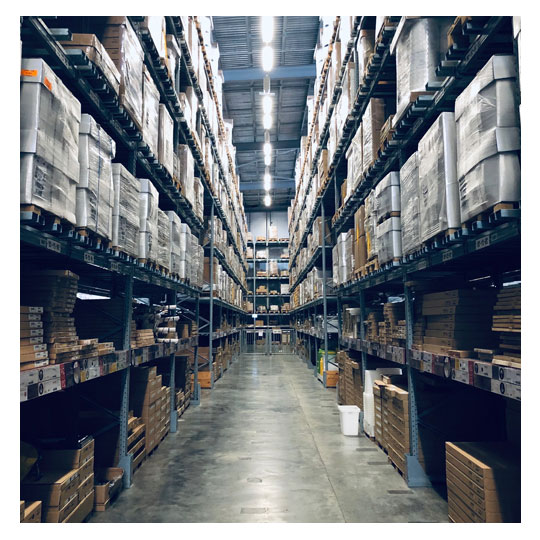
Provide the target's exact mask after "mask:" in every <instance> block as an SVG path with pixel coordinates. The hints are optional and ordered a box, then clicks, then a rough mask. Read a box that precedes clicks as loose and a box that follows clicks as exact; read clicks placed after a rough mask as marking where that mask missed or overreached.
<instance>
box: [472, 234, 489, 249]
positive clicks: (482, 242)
mask: <svg viewBox="0 0 540 540" xmlns="http://www.w3.org/2000/svg"><path fill="white" fill-rule="evenodd" d="M489 245H490V238H489V235H487V236H484V237H482V238H478V240H476V244H475V247H476V249H482V248H485V247H488V246H489Z"/></svg>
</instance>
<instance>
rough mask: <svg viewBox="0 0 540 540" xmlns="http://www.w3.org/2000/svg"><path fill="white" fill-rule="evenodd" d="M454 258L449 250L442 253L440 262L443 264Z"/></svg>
mask: <svg viewBox="0 0 540 540" xmlns="http://www.w3.org/2000/svg"><path fill="white" fill-rule="evenodd" d="M453 258H454V252H453V251H452V250H451V249H447V250H446V251H443V254H442V260H443V262H446V261H451V260H452V259H453Z"/></svg>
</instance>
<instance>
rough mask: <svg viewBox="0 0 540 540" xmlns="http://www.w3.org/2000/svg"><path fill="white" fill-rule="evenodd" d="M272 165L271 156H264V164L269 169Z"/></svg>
mask: <svg viewBox="0 0 540 540" xmlns="http://www.w3.org/2000/svg"><path fill="white" fill-rule="evenodd" d="M270 163H272V158H271V157H270V156H264V164H265V165H266V166H267V167H269V166H270Z"/></svg>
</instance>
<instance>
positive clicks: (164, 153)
mask: <svg viewBox="0 0 540 540" xmlns="http://www.w3.org/2000/svg"><path fill="white" fill-rule="evenodd" d="M173 140H174V123H173V120H172V118H171V115H170V114H169V112H168V111H167V107H166V106H165V105H163V103H160V105H159V136H158V159H159V162H160V163H161V164H162V165H163V166H164V167H165V169H167V171H168V173H169V174H170V175H171V176H173V175H174V149H173Z"/></svg>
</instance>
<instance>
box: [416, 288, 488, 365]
mask: <svg viewBox="0 0 540 540" xmlns="http://www.w3.org/2000/svg"><path fill="white" fill-rule="evenodd" d="M494 303H495V289H484V290H473V289H455V290H451V291H443V292H438V293H429V294H425V295H424V297H423V299H422V315H423V316H425V318H426V329H425V333H424V336H423V348H424V350H426V351H430V352H434V353H439V354H445V353H448V352H450V351H456V350H460V351H463V350H464V351H472V350H473V349H474V348H475V347H482V346H490V345H491V344H492V342H493V334H492V332H491V316H492V313H493V305H494Z"/></svg>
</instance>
